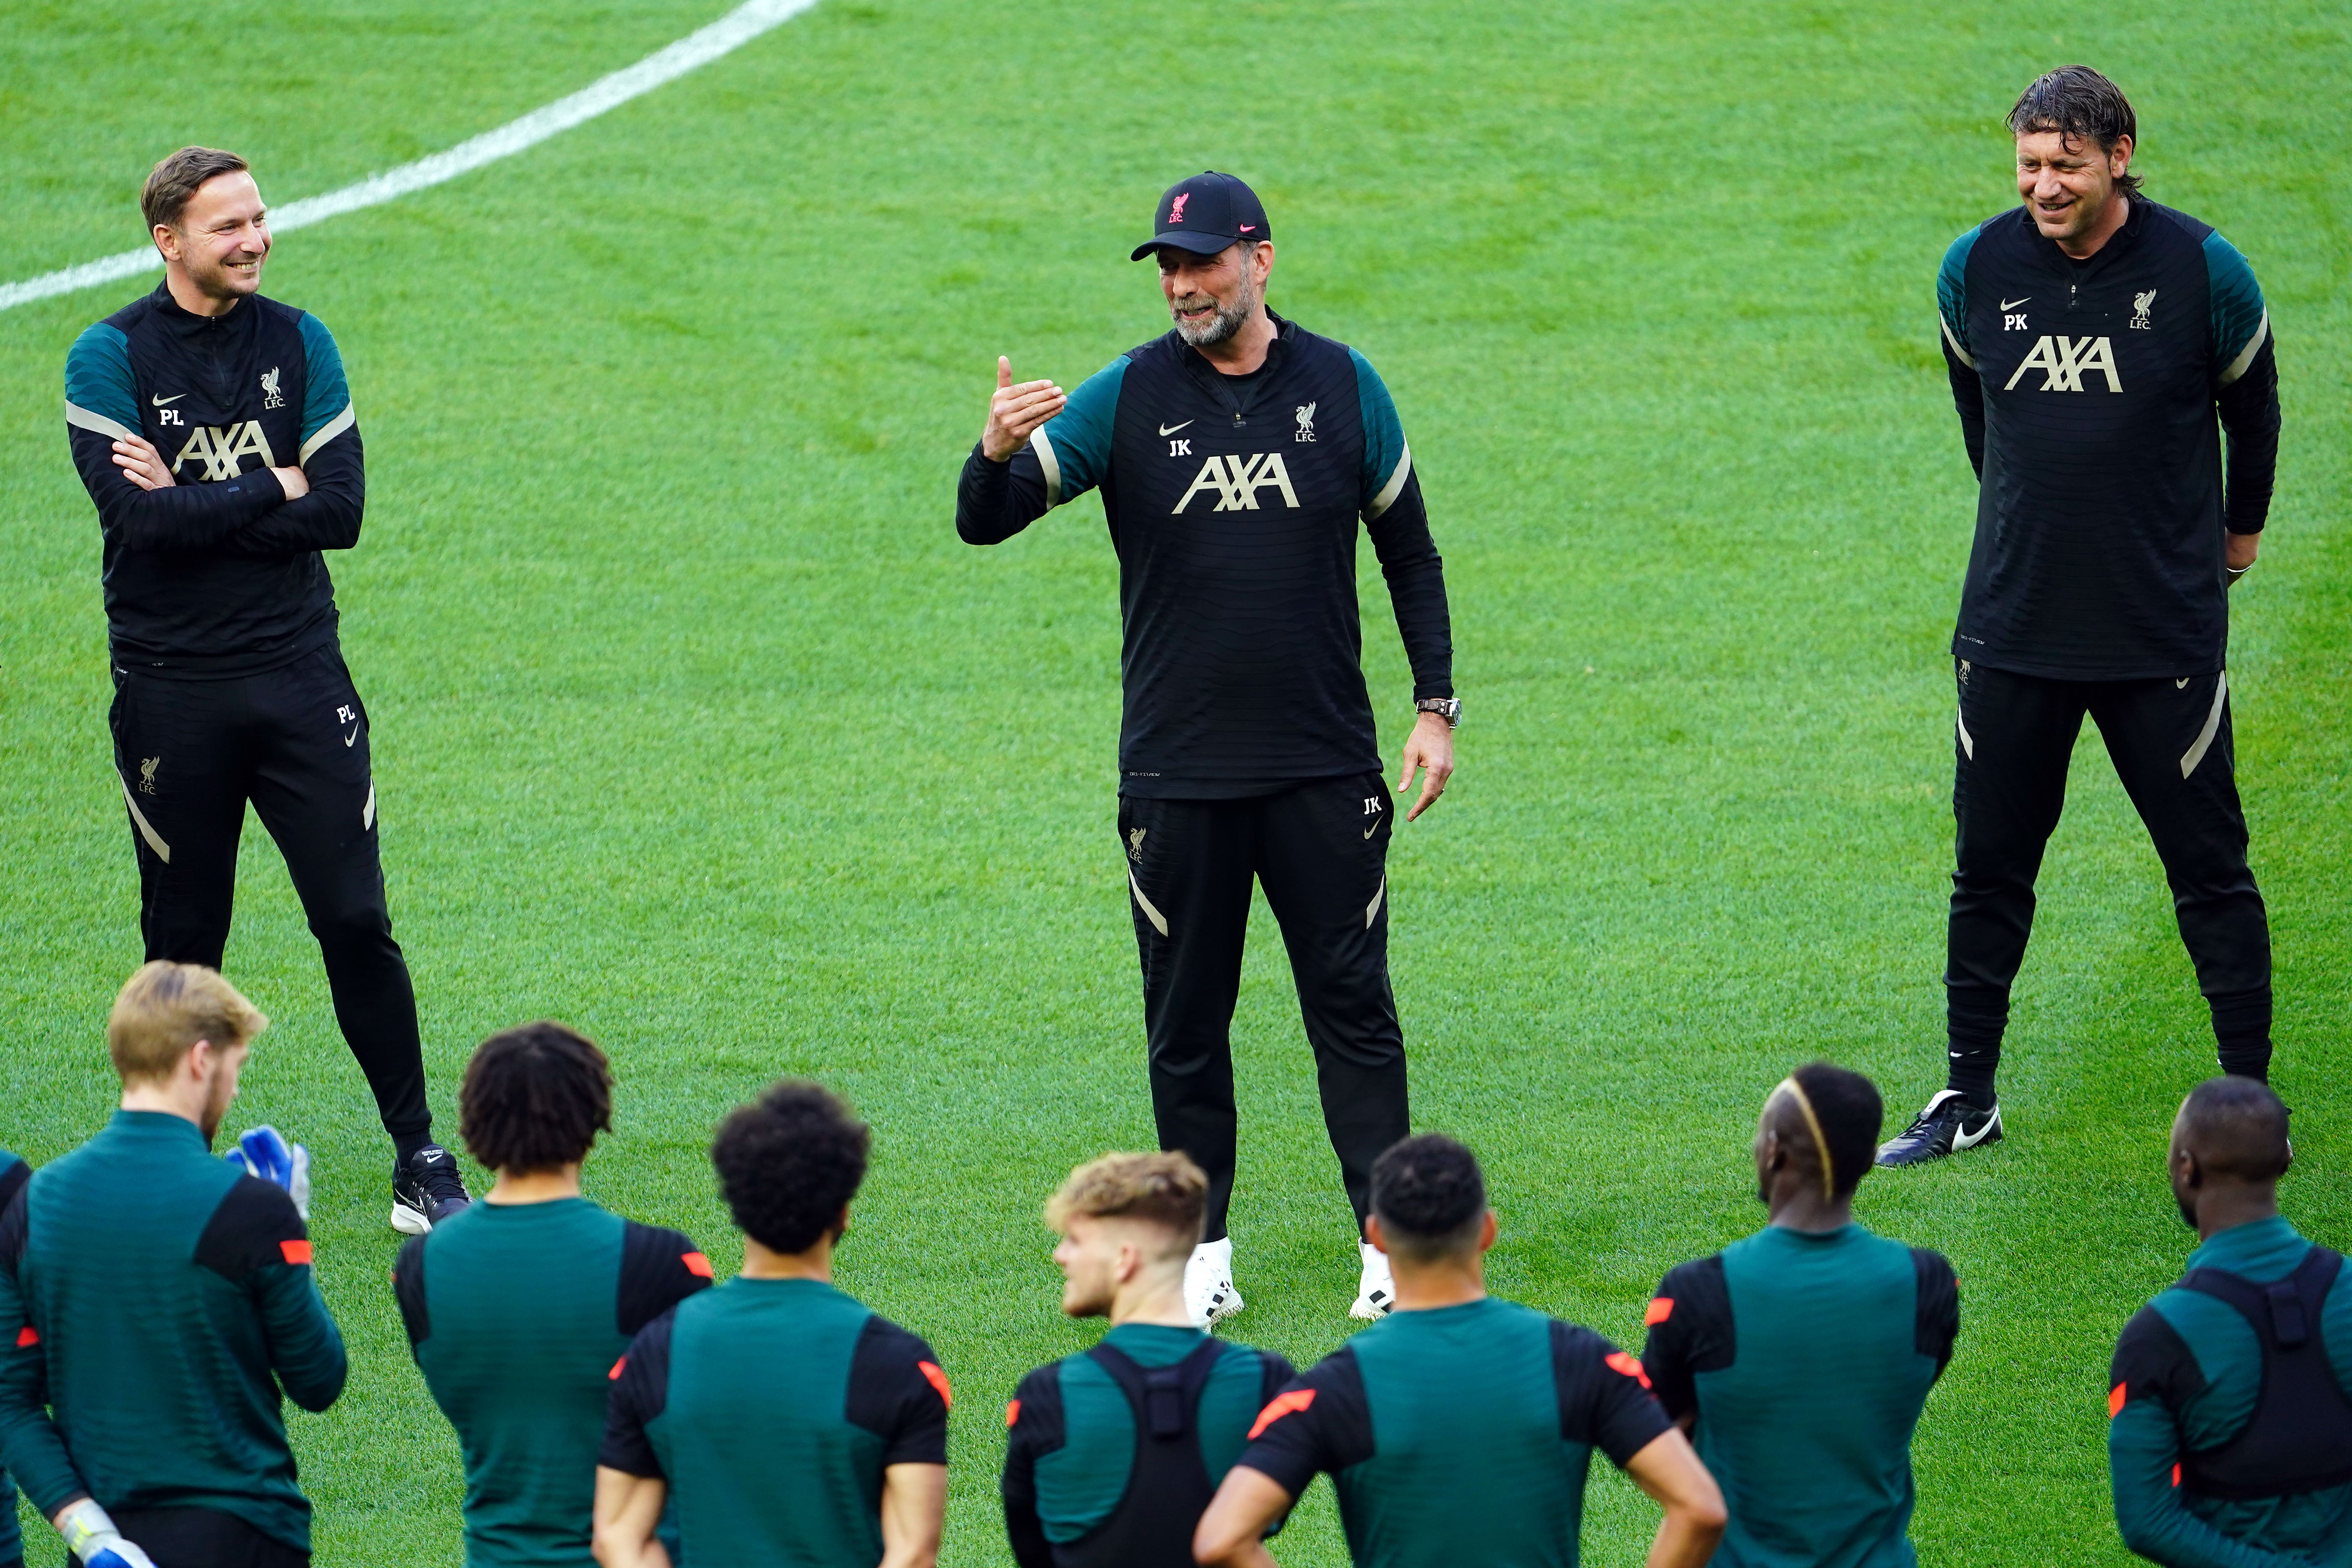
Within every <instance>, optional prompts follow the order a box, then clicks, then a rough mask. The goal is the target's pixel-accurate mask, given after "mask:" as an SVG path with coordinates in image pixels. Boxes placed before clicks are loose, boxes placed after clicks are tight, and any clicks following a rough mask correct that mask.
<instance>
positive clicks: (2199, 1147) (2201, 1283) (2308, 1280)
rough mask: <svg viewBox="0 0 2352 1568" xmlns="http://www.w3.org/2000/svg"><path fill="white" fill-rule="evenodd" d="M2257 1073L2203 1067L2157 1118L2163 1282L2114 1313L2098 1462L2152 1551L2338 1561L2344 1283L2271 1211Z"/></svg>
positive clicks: (2274, 1108)
mask: <svg viewBox="0 0 2352 1568" xmlns="http://www.w3.org/2000/svg"><path fill="white" fill-rule="evenodd" d="M2292 1158H2293V1151H2291V1150H2290V1149H2289V1148H2288V1146H2287V1113H2286V1107H2285V1106H2284V1105H2282V1104H2280V1103H2279V1099H2278V1096H2277V1095H2275V1094H2273V1093H2272V1092H2271V1090H2270V1088H2269V1086H2268V1085H2266V1084H2262V1083H2257V1082H2255V1081H2253V1080H2252V1079H2246V1078H2217V1079H2207V1080H2206V1081H2205V1082H2203V1083H2200V1084H2199V1085H2198V1086H2197V1087H2196V1089H2193V1090H2191V1091H2190V1093H2189V1098H2188V1099H2187V1100H2185V1101H2183V1102H2182V1104H2181V1107H2180V1113H2179V1117H2178V1118H2176V1119H2175V1120H2174V1121H2173V1124H2172V1142H2171V1148H2170V1150H2169V1152H2168V1163H2169V1165H2170V1167H2171V1174H2172V1197H2173V1201H2174V1202H2175V1203H2176V1204H2177V1205H2179V1209H2180V1217H2181V1218H2182V1219H2184V1220H2186V1221H2187V1222H2188V1223H2189V1226H2191V1227H2192V1228H2193V1229H2194V1230H2195V1231H2196V1232H2197V1235H2198V1238H2199V1246H2198V1247H2197V1249H2196V1250H2195V1251H2194V1252H2191V1253H2190V1254H2189V1271H2188V1273H2187V1274H2186V1275H2184V1276H2183V1277H2182V1279H2181V1280H2180V1282H2179V1284H2177V1285H2174V1286H2173V1287H2171V1288H2170V1289H2167V1290H2163V1291H2160V1292H2158V1295H2157V1297H2156V1299H2155V1300H2152V1301H2150V1302H2149V1303H2148V1304H2147V1306H2145V1307H2143V1308H2141V1309H2140V1310H2139V1312H2138V1314H2137V1316H2135V1317H2134V1318H2133V1319H2132V1321H2130V1322H2129V1323H2127V1324H2126V1325H2125V1327H2124V1331H2123V1337H2122V1339H2121V1340H2120V1341H2118V1342H2117V1343H2116V1359H2115V1366H2114V1370H2113V1372H2112V1373H2110V1375H2109V1378H2108V1385H2109V1391H2108V1394H2107V1415H2108V1424H2107V1463H2108V1467H2109V1468H2110V1470H2111V1471H2112V1472H2113V1479H2114V1484H2115V1497H2116V1525H2117V1526H2118V1527H2120V1529H2121V1530H2122V1531H2123V1538H2124V1544H2125V1545H2126V1546H2128V1547H2130V1548H2131V1549H2132V1550H2133V1551H2134V1552H2138V1553H2139V1554H2140V1555H2141V1556H2143V1557H2146V1558H2149V1559H2151V1560H2153V1561H2155V1562H2158V1563H2165V1564H2167V1565H2168V1568H2309V1565H2310V1564H2313V1563H2326V1564H2330V1565H2334V1568H2340V1565H2341V1564H2344V1563H2352V1284H2347V1283H2346V1282H2345V1280H2344V1279H2343V1277H2342V1276H2343V1271H2344V1258H2343V1257H2342V1255H2341V1254H2339V1253H2336V1252H2333V1251H2330V1250H2329V1249H2328V1248H2326V1247H2318V1246H2315V1245H2314V1244H2313V1243H2311V1242H2309V1241H2307V1240H2305V1238H2304V1237H2302V1236H2301V1235H2299V1234H2297V1233H2296V1231H2295V1228H2294V1226H2292V1225H2289V1224H2288V1223H2287V1222H2286V1220H2285V1219H2284V1217H2283V1216H2282V1215H2280V1214H2279V1212H2278V1182H2279V1178H2280V1177H2281V1176H2283V1175H2284V1174H2285V1173H2286V1169H2287V1165H2288V1163H2289V1162H2290V1161H2291V1160H2292Z"/></svg>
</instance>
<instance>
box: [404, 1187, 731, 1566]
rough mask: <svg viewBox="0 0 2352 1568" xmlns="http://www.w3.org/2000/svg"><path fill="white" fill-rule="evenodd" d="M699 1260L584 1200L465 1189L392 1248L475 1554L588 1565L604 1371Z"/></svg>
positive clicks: (690, 1248)
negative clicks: (452, 1447) (466, 1200)
mask: <svg viewBox="0 0 2352 1568" xmlns="http://www.w3.org/2000/svg"><path fill="white" fill-rule="evenodd" d="M709 1277H710V1265H709V1262H708V1261H706V1260H705V1259H704V1258H703V1256H702V1254H701V1253H700V1252H699V1251H698V1250H696V1248H695V1247H694V1244H693V1242H691V1241H690V1240H688V1238H687V1237H685V1236H683V1235H681V1234H680V1233H678V1232H677V1231H674V1230H663V1229H658V1228H656V1227H654V1226H640V1225H635V1224H631V1223H630V1222H628V1221H625V1220H623V1219H622V1218H621V1217H620V1216H619V1215H614V1214H611V1213H608V1212H606V1211H605V1210H604V1209H603V1208H601V1207H599V1206H598V1205H595V1204H593V1203H592V1202H590V1201H589V1200H587V1199H586V1198H562V1199H557V1200H555V1201H553V1202H551V1203H537V1204H499V1203H478V1204H475V1205H471V1206H470V1207H468V1208H467V1209H466V1210H465V1211H464V1212H463V1213H461V1214H459V1215H456V1216H455V1217H454V1218H451V1219H449V1220H446V1221H445V1222H443V1223H442V1224H440V1225H438V1226H435V1227H434V1228H433V1229H432V1231H430V1232H429V1233H427V1234H426V1235H424V1236H421V1237H415V1239H414V1240H412V1241H410V1242H409V1243H408V1244H407V1245H406V1246H405V1247H403V1248H402V1249H401V1255H400V1261H399V1263H398V1265H397V1267H396V1268H394V1276H393V1279H394V1289H395V1292H396V1294H397V1295H398V1297H399V1300H400V1307H401V1316H402V1318H403V1320H404V1322H405V1324H406V1327H407V1331H408V1336H409V1344H410V1348H411V1350H412V1351H413V1352H414V1353H415V1357H416V1364H417V1366H418V1368H419V1370H420V1371H422V1372H423V1373H424V1374H425V1384H426V1386H427V1387H429V1388H430V1389H431V1390H432V1393H433V1397H434V1401H435V1403H436V1404H437V1405H440V1407H441V1411H442V1414H443V1415H446V1416H447V1417H448V1418H449V1422H450V1425H452V1426H455V1427H456V1428H457V1436H458V1441H459V1444H460V1446H461V1447H462V1448H463V1450H464V1453H465V1461H466V1505H465V1517H466V1556H467V1563H469V1564H474V1565H476V1568H485V1565H489V1564H496V1565H498V1568H589V1565H590V1564H591V1563H593V1556H592V1555H591V1552H590V1550H589V1524H590V1512H591V1509H592V1506H593V1500H594V1496H595V1485H596V1445H597V1442H598V1440H599V1438H600V1437H601V1436H602V1435H603V1433H604V1405H605V1398H606V1394H607V1393H608V1391H609V1390H610V1388H611V1384H610V1382H609V1374H610V1373H611V1372H612V1370H613V1368H614V1363H616V1362H617V1361H619V1359H620V1357H621V1354H622V1352H624V1351H625V1350H626V1349H627V1348H628V1344H629V1341H630V1339H631V1338H632V1337H633V1336H634V1335H635V1332H636V1331H638V1330H639V1329H641V1328H643V1327H644V1326H645V1325H646V1323H647V1322H648V1321H652V1320H653V1319H654V1318H656V1317H657V1316H659V1315H660V1314H661V1313H662V1312H663V1311H666V1310H668V1308H670V1307H671V1306H672V1305H674V1304H675V1303H676V1302H677V1301H678V1300H680V1299H681V1298H683V1297H685V1296H687V1295H688V1294H691V1293H692V1292H693V1291H695V1290H697V1289H700V1288H702V1286H703V1285H704V1284H705V1283H706V1282H707V1281H708V1280H709Z"/></svg>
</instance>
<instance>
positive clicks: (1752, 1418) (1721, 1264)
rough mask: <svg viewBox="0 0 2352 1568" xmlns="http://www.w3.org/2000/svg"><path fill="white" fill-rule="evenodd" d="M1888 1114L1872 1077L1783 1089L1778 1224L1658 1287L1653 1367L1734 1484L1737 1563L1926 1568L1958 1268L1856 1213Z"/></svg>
mask: <svg viewBox="0 0 2352 1568" xmlns="http://www.w3.org/2000/svg"><path fill="white" fill-rule="evenodd" d="M1884 1120H1885V1105H1884V1104H1883V1102H1882V1101H1881V1100H1880V1099H1879V1095H1878V1090H1877V1089H1876V1088H1875V1087H1874V1085H1873V1084H1872V1083H1871V1081H1870V1080H1869V1079H1866V1078H1864V1077H1863V1076H1862V1075H1861V1074H1860V1073H1856V1072H1848V1071H1846V1070H1845V1069H1844V1068H1835V1067H1832V1066H1831V1065H1830V1064H1829V1063H1827V1062H1815V1063H1813V1064H1812V1065H1811V1066H1810V1067H1802V1068H1798V1069H1797V1070H1796V1071H1795V1072H1794V1073H1793V1074H1791V1075H1790V1076H1789V1077H1788V1078H1786V1079H1782V1080H1781V1081H1780V1085H1779V1086H1778V1087H1776V1088H1775V1089H1773V1090H1772V1093H1771V1095H1770V1096H1769V1098H1768V1099H1767V1100H1765V1102H1764V1114H1763V1117H1762V1119H1761V1120H1760V1121H1759V1123H1758V1126H1757V1131H1756V1151H1755V1152H1756V1186H1757V1195H1758V1196H1759V1197H1760V1198H1762V1199H1763V1201H1764V1204H1765V1206H1766V1208H1767V1209H1768V1210H1769V1213H1770V1215H1771V1223H1770V1224H1769V1225H1768V1226H1765V1227H1764V1228H1763V1229H1762V1230H1760V1231H1758V1232H1757V1233H1756V1234H1755V1235H1754V1236H1751V1237H1748V1238H1747V1239H1746V1240H1744V1241H1736V1242H1734V1243H1732V1244H1731V1245H1730V1246H1729V1247H1725V1248H1724V1249H1723V1250H1722V1251H1721V1252H1718V1253H1717V1254H1716V1255H1715V1256H1714V1257H1712V1258H1700V1259H1699V1260H1698V1261H1696V1262H1695V1263H1685V1264H1683V1265H1682V1266H1680V1267H1679V1268H1675V1269H1674V1270H1673V1271H1672V1272H1671V1273H1669V1274H1668V1275H1667V1276H1666V1279H1665V1283H1664V1284H1663V1285H1661V1286H1659V1287H1658V1294H1657V1297H1656V1299H1655V1300H1652V1301H1651V1303H1650V1310H1649V1312H1648V1314H1647V1317H1648V1321H1649V1325H1650V1342H1649V1345H1648V1347H1647V1348H1646V1349H1645V1350H1644V1352H1643V1358H1642V1359H1643V1365H1644V1366H1645V1367H1646V1368H1647V1369H1648V1371H1649V1374H1650V1382H1651V1384H1652V1386H1653V1387H1654V1388H1655V1389H1656V1391H1657V1395H1658V1399H1659V1402H1660V1403H1661V1404H1663V1405H1664V1406H1665V1408H1666V1412H1667V1414H1668V1415H1672V1416H1674V1417H1675V1420H1676V1421H1677V1422H1678V1423H1680V1424H1681V1426H1683V1428H1684V1430H1685V1431H1688V1432H1691V1433H1692V1435H1693V1437H1694V1438H1695V1440H1696V1442H1697V1445H1698V1457H1699V1458H1701V1459H1703V1460H1705V1461H1706V1468H1707V1469H1708V1470H1709V1471H1710V1472H1712V1473H1713V1474H1714V1476H1715V1479H1716V1482H1717V1485H1719V1486H1721V1487H1722V1488H1723V1494H1724V1498H1725V1500H1726V1501H1727V1503H1728V1504H1729V1507H1730V1512H1731V1523H1730V1527H1729V1528H1728V1529H1727V1531H1725V1532H1724V1537H1723V1544H1722V1545H1721V1546H1720V1547H1718V1548H1717V1551H1716V1554H1715V1561H1716V1562H1717V1563H1718V1564H1720V1565H1721V1568H1799V1565H1803V1568H1910V1565H1911V1564H1912V1563H1916V1562H1917V1561H1918V1554H1917V1552H1915V1551H1913V1549H1912V1546H1911V1541H1910V1537H1909V1536H1908V1534H1907V1533H1906V1528H1907V1526H1908V1525H1909V1523H1910V1520H1911V1509H1912V1504H1913V1502H1914V1500H1915V1494H1914V1491H1913V1489H1912V1482H1911V1433H1912V1429H1913V1428H1914V1427H1915V1426H1917V1425H1918V1421H1919V1411H1920V1407H1921V1405H1924V1404H1925V1403H1926V1401H1927V1390H1928V1389H1929V1388H1930V1387H1932V1386H1933V1385H1934V1384H1935V1382H1936V1379H1937V1377H1939V1376H1941V1375H1942V1373H1943V1370H1944V1368H1945V1366H1946V1365H1947V1364H1948V1363H1949V1362H1950V1360H1951V1358H1952V1341H1953V1339H1954V1337H1955V1336H1956V1335H1957V1334H1958V1331H1959V1312H1960V1308H1959V1289H1958V1285H1957V1284H1956V1283H1955V1281H1954V1279H1953V1278H1952V1267H1951V1265H1950V1264H1948V1263H1947V1262H1946V1261H1944V1259H1943V1258H1941V1257H1940V1256H1938V1255H1937V1254H1936V1253H1933V1252H1929V1251H1927V1250H1926V1249H1925V1248H1923V1247H1906V1246H1904V1245H1903V1244H1902V1243H1901V1242H1899V1241H1890V1240H1888V1239H1887V1238H1885V1237H1881V1236H1874V1235H1873V1234H1872V1233H1871V1232H1869V1231H1868V1230H1865V1229H1864V1228H1863V1227H1862V1226H1859V1225H1856V1224H1855V1223H1854V1219H1853V1193H1854V1188H1855V1187H1856V1186H1858V1185H1859V1184H1861V1181H1862V1178H1863V1174H1864V1173H1865V1172H1867V1171H1868V1170H1869V1169H1870V1168H1871V1162H1872V1159H1873V1157H1874V1155H1875V1154H1876V1152H1877V1149H1878V1132H1879V1126H1880V1123H1881V1122H1882V1121H1884Z"/></svg>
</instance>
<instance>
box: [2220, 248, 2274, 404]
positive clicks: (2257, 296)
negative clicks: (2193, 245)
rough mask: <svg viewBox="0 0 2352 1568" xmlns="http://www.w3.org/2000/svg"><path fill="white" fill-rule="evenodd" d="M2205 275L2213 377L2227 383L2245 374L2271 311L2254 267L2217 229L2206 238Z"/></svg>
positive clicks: (2268, 326) (2264, 335)
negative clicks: (2210, 319) (2210, 323)
mask: <svg viewBox="0 0 2352 1568" xmlns="http://www.w3.org/2000/svg"><path fill="white" fill-rule="evenodd" d="M2205 278H2206V283H2207V288H2208V290H2209V298H2210V301H2211V305H2212V310H2213V363H2214V365H2215V367H2216V368H2215V370H2214V374H2213V379H2214V382H2215V384H2218V385H2221V386H2227V385H2229V384H2231V382H2233V381H2235V380H2237V379H2238V378H2239V377H2240V376H2242V375H2243V374H2246V369H2247V367H2248V366H2249V365H2251V364H2252V363H2253V362H2254V355H2255V354H2256V353H2258V352H2259V351H2260V350H2261V348H2262V346H2263V340H2264V339H2266V338H2268V337H2269V336H2270V330H2271V318H2270V311H2269V310H2268V309H2267V308H2266V307H2265V306H2264V305H2263V288H2262V285H2261V284H2259V283H2257V282H2255V281H2254V269H2253V268H2251V267H2249V266H2247V265H2246V258H2244V257H2243V256H2242V255H2240V254H2239V252H2238V247H2236V246H2234V245H2231V243H2230V242H2229V241H2228V240H2226V239H2223V238H2222V237H2221V233H2220V232H2219V231H2218V230H2217V231H2215V232H2214V233H2212V234H2209V235H2207V236H2206V237H2205Z"/></svg>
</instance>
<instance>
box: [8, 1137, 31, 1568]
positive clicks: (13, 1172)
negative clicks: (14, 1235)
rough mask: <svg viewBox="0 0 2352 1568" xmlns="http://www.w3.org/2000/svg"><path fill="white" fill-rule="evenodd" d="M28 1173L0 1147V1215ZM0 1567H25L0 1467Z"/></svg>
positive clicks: (11, 1488) (11, 1490) (12, 1498)
mask: <svg viewBox="0 0 2352 1568" xmlns="http://www.w3.org/2000/svg"><path fill="white" fill-rule="evenodd" d="M32 1174H33V1168H32V1167H31V1166H30V1165H27V1164H26V1163H25V1162H24V1161H22V1160H20V1159H18V1158H17V1157H16V1155H14V1154H11V1153H10V1152H8V1151H7V1150H5V1149H0V1215H4V1214H6V1213H7V1212H8V1205H9V1204H10V1202H12V1201H13V1200H14V1199H15V1198H16V1194H17V1193H18V1192H20V1191H22V1190H23V1188H24V1185H25V1183H26V1181H27V1180H28V1179H29V1178H30V1177H31V1176H32ZM0 1568H25V1537H24V1532H23V1531H22V1530H20V1529H19V1528H18V1526H17V1524H16V1485H15V1483H14V1482H12V1481H10V1480H9V1479H8V1472H7V1471H5V1470H0Z"/></svg>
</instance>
